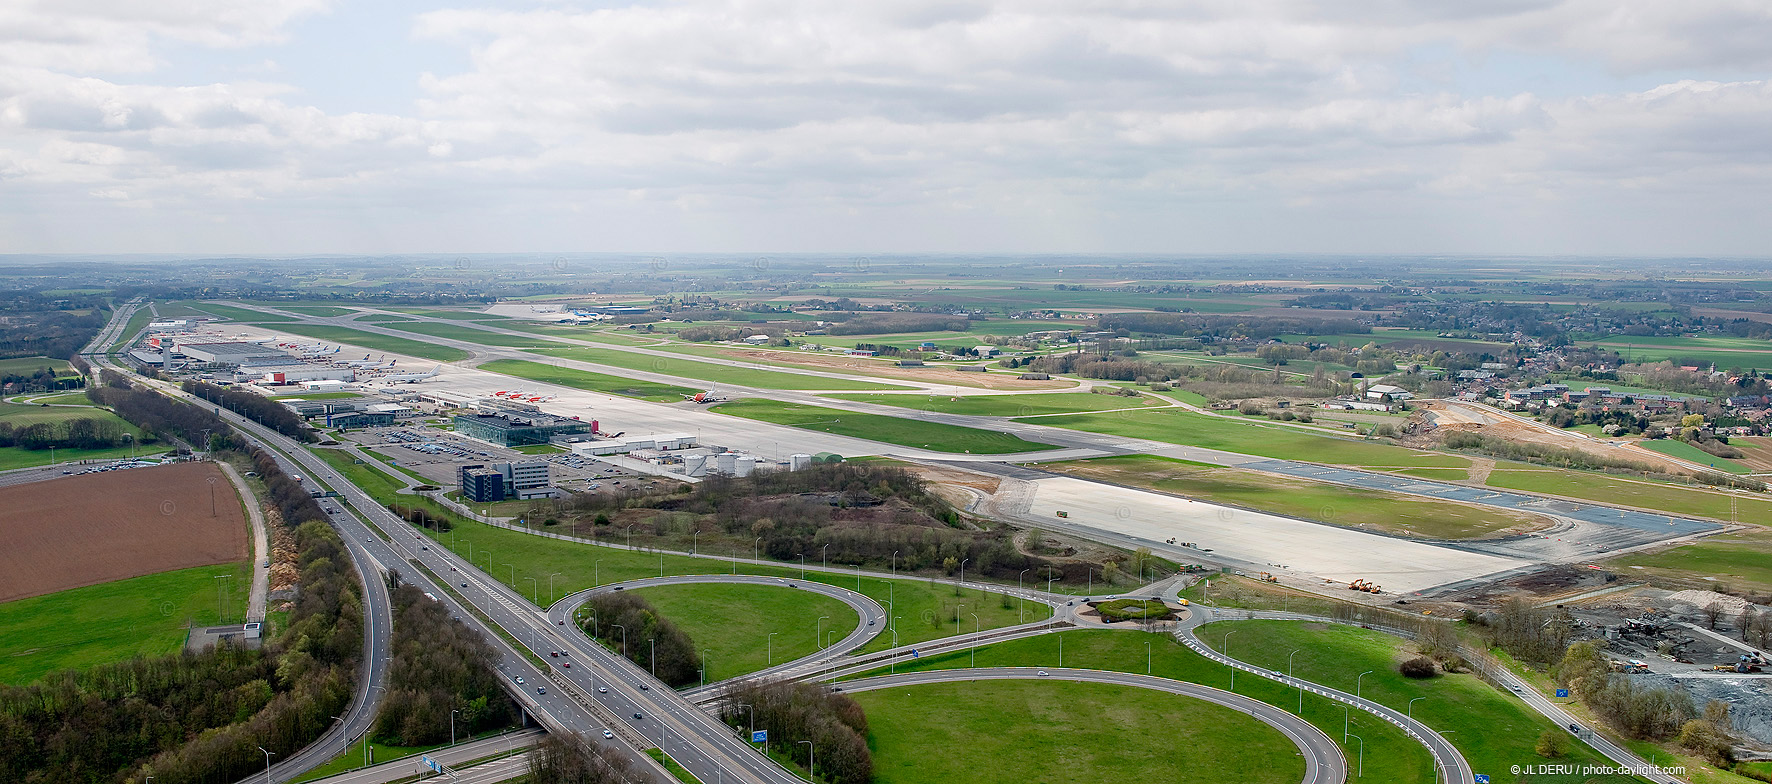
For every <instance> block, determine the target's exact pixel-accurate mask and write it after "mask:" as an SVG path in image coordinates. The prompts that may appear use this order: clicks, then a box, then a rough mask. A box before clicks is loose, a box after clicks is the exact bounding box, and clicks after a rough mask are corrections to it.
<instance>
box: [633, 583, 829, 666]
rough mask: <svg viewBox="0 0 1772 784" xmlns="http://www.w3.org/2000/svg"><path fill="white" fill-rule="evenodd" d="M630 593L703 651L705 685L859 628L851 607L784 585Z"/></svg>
mask: <svg viewBox="0 0 1772 784" xmlns="http://www.w3.org/2000/svg"><path fill="white" fill-rule="evenodd" d="M631 593H632V594H633V595H636V596H639V597H640V598H642V599H645V600H646V601H647V603H649V604H651V605H652V606H653V607H654V608H655V609H657V610H658V614H659V615H660V616H661V617H664V618H668V619H670V621H671V622H672V623H675V624H676V625H677V627H678V628H680V629H682V630H683V632H684V633H685V634H688V635H689V639H691V640H694V641H695V645H696V648H697V650H701V651H705V652H706V654H707V667H708V682H709V683H715V682H718V681H723V680H726V679H727V678H735V677H738V676H740V675H745V674H747V673H752V672H756V671H757V670H761V669H764V668H765V667H768V666H769V663H770V662H774V663H775V664H781V663H783V662H788V661H792V660H794V659H798V658H800V657H802V656H806V655H808V654H811V653H813V652H814V651H817V650H819V648H820V646H819V644H818V642H817V641H816V640H815V638H816V637H817V636H818V634H819V633H820V632H823V633H824V634H825V635H826V637H827V638H828V639H829V640H830V641H831V642H835V641H838V640H841V639H843V638H844V637H845V636H847V635H848V634H849V633H850V632H852V631H854V630H855V626H856V624H857V623H860V618H859V617H857V615H856V613H855V610H854V609H852V608H851V607H849V605H846V604H844V603H842V602H840V601H838V600H836V599H833V598H831V597H829V596H822V595H819V594H816V593H812V592H810V591H803V590H798V589H794V588H789V587H787V586H785V585H781V586H774V585H743V584H732V583H695V584H687V585H659V586H653V587H649V588H638V589H634V590H632V591H631ZM821 616H823V617H824V620H823V621H820V620H819V618H820V617H821ZM833 631H834V632H836V633H835V634H831V632H833ZM771 634H773V635H774V636H773V637H771V636H770V635H771Z"/></svg>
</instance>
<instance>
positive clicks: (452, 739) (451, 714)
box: [449, 710, 461, 746]
mask: <svg viewBox="0 0 1772 784" xmlns="http://www.w3.org/2000/svg"><path fill="white" fill-rule="evenodd" d="M457 713H461V711H458V710H452V711H450V712H449V745H451V746H454V745H455V714H457Z"/></svg>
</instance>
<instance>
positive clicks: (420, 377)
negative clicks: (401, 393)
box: [381, 365, 443, 384]
mask: <svg viewBox="0 0 1772 784" xmlns="http://www.w3.org/2000/svg"><path fill="white" fill-rule="evenodd" d="M442 372H443V366H442V365H438V366H436V367H434V368H431V372H429V373H400V374H398V375H392V376H382V378H381V380H383V381H386V382H388V383H390V384H417V383H418V382H420V381H429V380H430V379H433V378H436V377H437V376H438V375H439V374H441V373H442Z"/></svg>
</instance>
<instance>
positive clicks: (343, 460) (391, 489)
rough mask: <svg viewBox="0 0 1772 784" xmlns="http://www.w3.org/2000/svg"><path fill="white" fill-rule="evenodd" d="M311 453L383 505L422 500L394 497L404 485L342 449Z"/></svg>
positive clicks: (317, 450) (316, 450) (413, 497)
mask: <svg viewBox="0 0 1772 784" xmlns="http://www.w3.org/2000/svg"><path fill="white" fill-rule="evenodd" d="M312 451H313V453H314V454H316V455H319V456H320V459H321V460H325V461H326V464H327V465H330V466H332V469H333V470H334V471H337V472H339V473H340V474H343V475H344V477H345V478H346V479H348V480H350V482H351V484H354V485H356V486H358V487H361V488H363V492H365V493H368V494H369V495H371V496H372V497H374V498H375V500H377V501H380V502H382V503H384V504H385V503H390V502H392V501H395V500H399V501H401V502H402V503H410V502H412V501H414V500H420V501H422V500H424V499H423V498H419V497H416V496H407V497H398V496H396V494H395V491H398V490H404V489H405V488H406V483H404V482H401V481H400V480H398V479H395V478H394V477H391V476H388V475H387V473H386V472H384V471H382V470H381V469H379V468H376V467H375V466H372V465H370V464H369V463H368V462H362V463H358V462H356V461H357V459H358V458H357V456H356V455H355V454H353V453H351V452H348V451H345V450H342V449H315V450H312Z"/></svg>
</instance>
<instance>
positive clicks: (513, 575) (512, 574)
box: [505, 564, 517, 588]
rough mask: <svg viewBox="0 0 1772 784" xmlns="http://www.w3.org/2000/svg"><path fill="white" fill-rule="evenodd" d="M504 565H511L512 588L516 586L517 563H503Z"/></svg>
mask: <svg viewBox="0 0 1772 784" xmlns="http://www.w3.org/2000/svg"><path fill="white" fill-rule="evenodd" d="M505 566H509V567H511V587H512V588H515V587H517V565H516V564H505Z"/></svg>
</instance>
